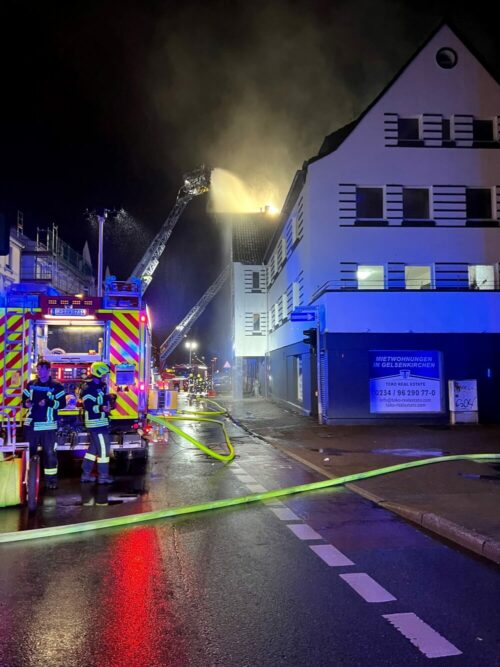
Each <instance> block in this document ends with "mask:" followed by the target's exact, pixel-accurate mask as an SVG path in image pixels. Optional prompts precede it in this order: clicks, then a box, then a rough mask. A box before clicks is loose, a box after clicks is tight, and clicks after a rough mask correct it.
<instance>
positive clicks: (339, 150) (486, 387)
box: [265, 25, 500, 423]
mask: <svg viewBox="0 0 500 667" xmlns="http://www.w3.org/2000/svg"><path fill="white" fill-rule="evenodd" d="M499 119H500V86H499V84H498V83H497V82H496V81H495V79H494V78H493V77H492V76H491V74H490V73H489V72H488V71H487V69H486V68H485V67H484V66H483V65H482V64H481V62H480V61H479V60H478V59H477V58H476V57H475V55H473V54H472V52H471V51H470V50H469V48H468V47H467V46H465V44H464V42H463V41H462V40H461V39H460V38H459V37H458V36H457V35H456V34H455V32H454V31H453V30H451V29H450V28H449V27H448V26H446V25H444V26H442V27H440V28H439V29H438V30H437V31H436V33H435V34H434V35H433V36H431V38H430V39H429V40H428V41H427V43H426V44H425V45H424V46H423V47H422V48H421V49H420V50H419V52H418V53H417V54H416V55H415V56H414V57H413V58H412V60H411V61H410V62H409V63H408V64H407V65H406V66H405V67H404V68H403V70H402V71H401V72H400V73H399V74H398V75H397V76H396V77H395V79H394V80H393V81H392V82H391V84H390V85H389V86H388V87H387V88H386V90H385V91H383V93H382V94H381V95H380V96H379V97H378V98H377V99H376V100H375V102H374V103H373V104H372V105H371V106H370V107H369V108H368V109H367V110H366V111H365V112H364V114H362V116H361V117H360V118H359V119H357V120H356V121H355V122H353V123H351V124H350V125H348V126H346V127H345V128H342V129H341V130H339V131H337V132H335V133H333V134H332V135H330V136H329V137H327V138H326V139H325V142H324V143H323V146H322V148H321V149H320V152H319V155H318V156H316V157H314V158H312V159H311V160H309V161H308V162H307V163H306V164H305V165H304V168H303V169H302V170H301V171H300V172H298V173H297V175H296V177H295V180H294V183H293V184H292V187H291V189H290V193H289V195H288V198H287V201H286V202H285V206H284V209H283V219H282V223H281V227H280V229H279V230H278V232H277V233H276V234H275V236H274V238H273V242H272V244H271V246H270V248H269V249H268V252H267V254H266V258H265V264H266V278H267V289H268V294H267V300H268V310H267V314H268V316H267V322H268V348H269V372H268V390H269V393H270V394H271V396H272V397H273V399H275V400H278V401H283V402H285V403H288V404H291V405H294V406H296V407H297V408H299V409H300V410H302V411H304V412H305V413H308V414H314V413H315V412H316V411H319V413H320V419H321V421H323V422H327V423H342V422H345V423H355V422H369V421H379V420H390V421H392V420H415V419H417V420H424V421H425V420H432V421H435V420H437V421H444V420H447V419H448V411H449V404H448V396H447V393H448V381H449V380H465V379H475V380H476V381H477V386H478V406H479V415H480V418H481V419H482V420H491V421H498V420H499V419H500V399H499V397H500V291H499V288H500V283H499V266H500V264H499V263H500V129H499V127H500V120H499ZM297 306H302V307H310V308H312V309H313V310H314V311H315V312H316V313H317V314H318V318H319V320H318V328H319V338H318V340H319V355H317V354H316V353H315V350H314V348H313V347H311V346H309V345H305V344H304V343H303V338H304V334H303V331H304V329H307V328H309V326H308V325H304V323H303V322H294V321H292V318H291V313H292V311H293V310H294V308H296V307H297ZM313 326H315V323H313Z"/></svg>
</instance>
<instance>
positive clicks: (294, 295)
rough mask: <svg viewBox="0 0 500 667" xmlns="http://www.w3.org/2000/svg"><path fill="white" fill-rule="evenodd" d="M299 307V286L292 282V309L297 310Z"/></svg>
mask: <svg viewBox="0 0 500 667" xmlns="http://www.w3.org/2000/svg"><path fill="white" fill-rule="evenodd" d="M297 306H300V285H299V283H298V282H294V283H293V286H292V307H293V308H297Z"/></svg>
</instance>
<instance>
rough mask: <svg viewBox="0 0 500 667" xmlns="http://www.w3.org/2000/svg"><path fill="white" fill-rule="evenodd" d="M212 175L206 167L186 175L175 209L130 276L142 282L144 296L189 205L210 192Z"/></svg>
mask: <svg viewBox="0 0 500 667" xmlns="http://www.w3.org/2000/svg"><path fill="white" fill-rule="evenodd" d="M210 175H211V170H210V169H208V168H207V167H205V166H204V165H202V166H201V167H199V168H198V169H195V170H194V171H191V172H189V173H188V174H184V176H183V180H184V183H183V185H182V187H181V188H180V190H179V192H178V193H177V198H176V200H175V205H174V207H173V209H172V210H171V211H170V213H169V215H168V217H167V219H166V220H165V222H164V223H163V225H162V227H161V229H160V231H159V232H158V234H157V235H156V236H155V238H154V239H153V240H152V241H151V243H150V245H149V247H148V249H147V250H146V252H145V253H144V255H143V257H142V259H141V260H140V261H139V262H138V264H137V266H136V267H135V269H134V270H133V272H132V275H131V276H130V279H129V280H131V279H132V278H134V277H136V278H139V280H140V281H141V294H144V292H145V291H146V290H147V288H148V286H149V284H150V283H151V281H152V280H153V273H154V272H155V270H156V267H157V266H158V264H159V263H160V257H161V256H162V254H163V251H164V250H165V246H166V245H167V241H168V239H169V238H170V235H171V233H172V231H173V229H174V227H175V225H176V223H177V220H178V219H179V218H180V217H181V215H182V212H183V211H184V209H185V208H186V206H187V204H188V203H189V202H190V201H191V199H193V198H194V197H197V196H198V195H202V194H204V193H205V192H208V190H209V188H210Z"/></svg>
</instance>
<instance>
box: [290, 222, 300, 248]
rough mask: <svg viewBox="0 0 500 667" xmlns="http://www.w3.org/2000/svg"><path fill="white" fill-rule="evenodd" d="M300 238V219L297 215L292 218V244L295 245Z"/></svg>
mask: <svg viewBox="0 0 500 667" xmlns="http://www.w3.org/2000/svg"><path fill="white" fill-rule="evenodd" d="M298 240H299V221H298V219H297V216H296V215H295V216H294V217H293V218H292V245H295V243H296V242H297V241H298Z"/></svg>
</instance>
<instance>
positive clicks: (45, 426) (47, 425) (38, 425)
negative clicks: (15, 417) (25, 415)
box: [33, 422, 57, 431]
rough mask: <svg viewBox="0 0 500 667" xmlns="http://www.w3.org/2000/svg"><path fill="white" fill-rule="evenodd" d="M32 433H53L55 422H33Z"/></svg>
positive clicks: (55, 427)
mask: <svg viewBox="0 0 500 667" xmlns="http://www.w3.org/2000/svg"><path fill="white" fill-rule="evenodd" d="M33 424H34V426H33V430H34V431H55V430H56V429H57V424H56V423H55V422H33Z"/></svg>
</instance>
